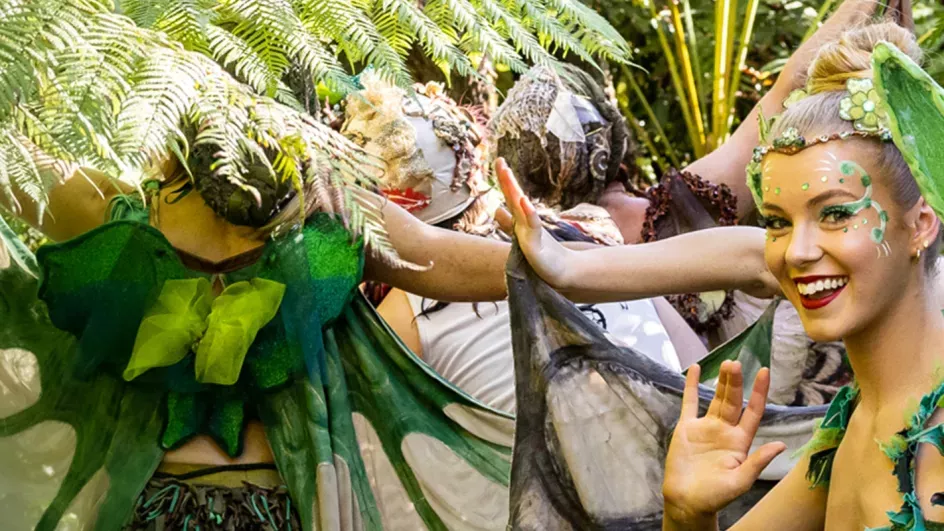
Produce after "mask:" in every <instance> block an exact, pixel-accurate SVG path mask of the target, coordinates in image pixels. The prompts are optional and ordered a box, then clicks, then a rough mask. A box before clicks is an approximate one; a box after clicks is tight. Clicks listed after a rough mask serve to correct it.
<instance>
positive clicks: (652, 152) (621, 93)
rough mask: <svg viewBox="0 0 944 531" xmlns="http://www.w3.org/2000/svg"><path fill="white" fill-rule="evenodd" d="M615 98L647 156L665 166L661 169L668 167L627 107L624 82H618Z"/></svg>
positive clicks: (646, 132) (627, 99) (627, 97)
mask: <svg viewBox="0 0 944 531" xmlns="http://www.w3.org/2000/svg"><path fill="white" fill-rule="evenodd" d="M616 94H617V98H616V101H617V103H618V104H619V107H620V111H621V112H622V113H623V115H624V116H625V117H626V121H627V122H628V123H629V125H630V127H632V128H633V130H634V131H635V132H636V137H637V138H639V140H641V141H642V143H643V144H644V145H645V146H646V150H647V151H649V156H650V157H651V158H652V160H653V161H655V162H656V164H658V165H659V166H660V167H662V166H666V167H665V168H663V169H668V167H667V165H666V164H665V162H664V161H665V158H664V157H663V156H662V154H661V153H659V150H658V148H656V145H655V144H654V143H653V142H652V138H651V137H650V136H649V132H648V131H646V129H645V128H644V127H642V126H641V125H639V119H638V118H636V115H634V114H633V111H632V110H631V109H630V108H629V104H628V103H627V102H628V101H629V95H628V94H627V93H626V83H620V84H619V85H617V87H616Z"/></svg>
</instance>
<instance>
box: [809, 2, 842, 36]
mask: <svg viewBox="0 0 944 531" xmlns="http://www.w3.org/2000/svg"><path fill="white" fill-rule="evenodd" d="M835 3H836V0H825V1H824V2H823V5H821V6H819V11H817V12H816V18H815V19H813V22H812V23H811V24H810V27H809V28H807V30H806V33H805V34H804V35H803V42H806V40H807V39H809V38H810V37H812V36H813V34H814V33H816V30H817V29H819V25H820V23H821V22H822V21H823V19H824V18H826V13H829V10H830V8H832V7H833V4H835Z"/></svg>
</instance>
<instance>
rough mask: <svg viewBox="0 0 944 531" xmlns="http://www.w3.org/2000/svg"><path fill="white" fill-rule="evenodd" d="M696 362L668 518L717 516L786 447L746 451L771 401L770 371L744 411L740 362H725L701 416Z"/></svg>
mask: <svg viewBox="0 0 944 531" xmlns="http://www.w3.org/2000/svg"><path fill="white" fill-rule="evenodd" d="M700 373H701V371H700V369H699V367H698V365H693V366H692V367H691V368H690V369H689V370H688V377H687V379H686V380H685V393H684V395H683V397H682V412H681V414H680V415H679V422H678V425H677V426H676V427H675V433H674V434H673V436H672V443H671V444H670V445H669V453H668V456H667V457H666V462H665V479H664V482H663V485H662V492H663V495H664V496H665V512H666V517H667V518H672V519H674V520H677V521H686V520H697V519H699V518H704V517H706V516H710V515H714V514H715V513H717V512H718V511H720V510H721V509H722V508H724V506H726V505H727V504H728V503H730V502H732V501H733V500H734V499H735V498H737V497H738V496H740V495H741V494H744V493H745V492H747V490H748V489H750V487H751V485H752V484H753V483H754V481H756V480H757V477H758V476H759V475H760V473H761V471H763V470H764V468H765V467H766V466H767V465H768V464H770V462H771V461H772V460H773V459H774V457H776V456H777V455H778V454H779V453H780V452H782V451H783V450H784V449H785V448H786V446H785V445H784V444H783V443H779V442H776V443H769V444H765V445H764V446H761V447H760V448H759V449H758V450H757V451H755V452H754V453H753V454H750V455H748V453H747V452H748V451H749V450H750V447H751V441H753V440H754V435H755V434H756V433H757V427H758V426H759V425H760V419H761V417H762V416H763V414H764V405H765V404H766V402H767V389H768V387H770V372H769V371H768V370H767V369H761V370H760V372H758V373H757V378H756V380H755V381H754V390H753V393H752V394H751V398H750V402H749V403H748V405H747V409H744V412H743V414H742V413H741V408H742V405H743V403H742V398H743V378H742V376H741V364H740V363H739V362H735V361H726V362H724V363H722V365H721V373H720V376H719V377H718V387H717V389H716V390H715V397H714V399H713V400H712V401H711V405H710V406H709V407H708V413H707V414H706V415H705V416H704V417H701V418H699V417H698V378H699V376H700Z"/></svg>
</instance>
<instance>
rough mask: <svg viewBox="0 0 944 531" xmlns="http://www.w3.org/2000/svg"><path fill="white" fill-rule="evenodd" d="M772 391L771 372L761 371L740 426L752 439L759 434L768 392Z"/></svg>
mask: <svg viewBox="0 0 944 531" xmlns="http://www.w3.org/2000/svg"><path fill="white" fill-rule="evenodd" d="M768 389H770V370H769V369H766V368H764V369H761V370H760V371H758V373H757V377H756V378H755V379H754V390H753V391H752V392H751V399H750V401H749V402H748V403H747V409H745V410H744V414H743V415H741V422H740V424H739V426H740V427H741V429H742V430H744V432H745V433H747V434H749V435H750V436H751V437H753V436H754V434H755V433H757V427H758V426H760V419H761V417H763V416H764V406H765V405H766V404H767V391H768Z"/></svg>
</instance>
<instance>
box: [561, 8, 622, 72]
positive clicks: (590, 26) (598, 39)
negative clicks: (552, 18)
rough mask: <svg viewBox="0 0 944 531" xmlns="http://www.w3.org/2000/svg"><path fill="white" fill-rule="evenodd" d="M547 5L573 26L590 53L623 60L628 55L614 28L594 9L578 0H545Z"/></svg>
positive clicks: (563, 22)
mask: <svg viewBox="0 0 944 531" xmlns="http://www.w3.org/2000/svg"><path fill="white" fill-rule="evenodd" d="M545 1H546V2H547V6H548V7H549V8H550V9H552V10H554V11H556V12H557V18H558V19H559V20H560V22H561V23H562V24H564V25H571V26H572V27H574V28H575V30H576V32H575V36H577V37H578V38H580V43H581V44H582V45H583V47H584V49H586V50H587V52H589V53H590V54H592V55H601V56H604V57H606V58H607V59H611V60H615V61H618V62H625V60H626V58H628V57H629V56H630V47H629V44H628V43H627V42H626V40H625V39H624V38H623V37H622V36H621V35H620V34H619V32H618V31H616V29H615V28H614V27H613V26H611V25H610V23H609V22H607V21H606V19H604V18H603V17H601V16H600V15H599V14H598V13H597V12H596V11H594V10H593V9H590V8H589V7H587V6H586V5H584V4H583V3H581V2H580V1H579V0H545Z"/></svg>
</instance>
